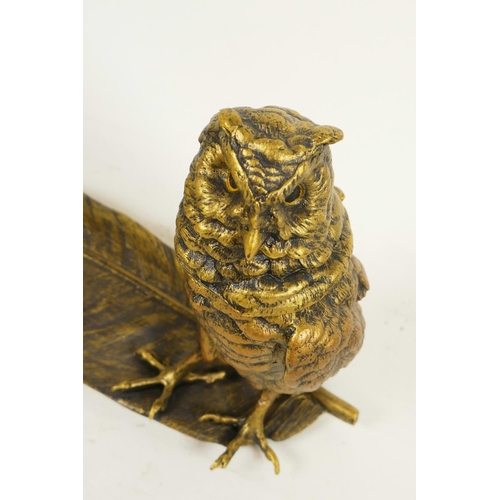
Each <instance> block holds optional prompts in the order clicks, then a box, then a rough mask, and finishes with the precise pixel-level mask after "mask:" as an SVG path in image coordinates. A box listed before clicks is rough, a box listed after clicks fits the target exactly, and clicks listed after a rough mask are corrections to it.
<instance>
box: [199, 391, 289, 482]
mask: <svg viewBox="0 0 500 500" xmlns="http://www.w3.org/2000/svg"><path fill="white" fill-rule="evenodd" d="M278 396H279V394H278V393H276V392H272V391H269V390H267V389H266V390H264V391H262V394H261V395H260V398H259V401H258V402H257V405H256V406H255V408H254V409H253V411H252V413H251V414H250V415H249V416H248V417H247V418H235V417H223V416H220V415H212V414H210V413H209V414H206V415H203V416H202V417H200V421H201V422H215V423H218V424H230V425H234V426H237V427H239V428H240V430H239V432H238V434H237V435H236V437H235V438H234V439H233V440H232V441H231V442H230V443H229V445H228V446H227V448H226V451H225V452H224V453H223V454H222V455H221V456H220V457H219V458H218V459H217V460H216V461H215V462H214V463H213V464H212V466H211V467H210V468H211V469H212V470H213V469H216V468H217V467H221V468H224V467H227V465H228V464H229V462H230V460H231V458H233V456H234V454H235V453H236V451H237V450H238V449H239V448H240V446H244V445H247V444H254V443H256V444H258V445H259V446H260V448H261V450H262V451H263V452H264V454H265V455H266V457H267V459H268V460H270V461H271V462H272V463H273V465H274V472H275V473H276V474H279V471H280V463H279V460H278V457H277V456H276V453H274V451H273V450H272V449H271V448H270V447H269V445H268V444H267V440H266V436H265V435H264V419H265V416H266V413H267V410H269V407H270V406H271V404H272V403H273V401H274V400H275V399H276V398H277V397H278Z"/></svg>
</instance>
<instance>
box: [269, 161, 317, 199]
mask: <svg viewBox="0 0 500 500" xmlns="http://www.w3.org/2000/svg"><path fill="white" fill-rule="evenodd" d="M309 166H310V165H309V160H306V161H303V162H302V163H300V164H299V166H298V167H297V168H296V170H295V172H294V174H293V175H292V177H290V179H287V180H286V181H285V182H284V183H283V184H282V186H281V187H279V188H278V189H276V191H273V192H272V193H270V194H269V196H268V200H269V201H271V202H277V201H279V200H284V199H285V198H286V197H287V196H288V195H289V194H290V193H291V192H292V191H293V190H294V189H295V188H296V187H297V186H298V185H299V184H300V183H301V182H302V181H303V180H304V179H305V178H306V177H307V176H308V175H309V173H310V172H309Z"/></svg>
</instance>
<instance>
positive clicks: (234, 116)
mask: <svg viewBox="0 0 500 500" xmlns="http://www.w3.org/2000/svg"><path fill="white" fill-rule="evenodd" d="M219 125H220V127H221V128H222V129H224V130H225V131H226V132H227V133H228V134H229V135H230V136H232V135H233V134H234V133H235V132H236V130H237V129H238V128H239V127H243V122H242V121H241V117H240V115H239V114H238V112H237V111H236V110H234V109H231V108H226V109H221V110H220V111H219Z"/></svg>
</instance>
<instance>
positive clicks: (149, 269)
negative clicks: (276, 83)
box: [84, 107, 369, 472]
mask: <svg viewBox="0 0 500 500" xmlns="http://www.w3.org/2000/svg"><path fill="white" fill-rule="evenodd" d="M342 137H343V133H342V131H341V130H340V129H338V128H335V127H331V126H318V125H316V124H314V123H313V122H312V121H310V120H309V119H307V118H305V117H303V116H301V115H299V114H298V113H296V112H295V111H292V110H289V109H284V108H277V107H266V108H261V109H252V108H235V109H225V110H221V111H220V112H219V113H218V114H217V115H215V116H214V117H213V119H212V120H211V122H210V123H209V125H208V126H207V127H206V128H205V130H204V131H203V132H202V134H201V136H200V150H199V152H198V154H197V155H196V157H195V158H194V160H193V163H192V164H191V168H190V172H189V175H188V177H187V179H186V183H185V189H184V198H183V200H182V202H181V206H180V209H179V214H178V217H177V223H176V225H177V230H176V236H175V256H174V253H173V252H172V250H171V249H170V248H168V247H167V246H165V245H163V244H162V243H161V242H159V241H158V240H157V239H156V238H154V236H152V235H151V234H150V233H148V232H147V231H145V230H144V229H143V228H141V227H140V226H138V225H137V224H135V223H133V222H132V221H131V220H130V219H128V218H126V217H124V216H122V215H119V214H117V213H116V212H113V211H111V210H109V209H106V208H104V207H102V206H101V205H99V204H97V203H96V202H93V201H92V200H90V199H88V198H87V199H86V212H85V213H86V222H85V224H84V229H85V230H86V233H85V244H86V251H85V255H86V259H87V262H86V268H85V269H86V271H85V272H86V274H85V285H86V291H85V298H86V301H87V302H86V304H87V305H86V310H85V311H86V313H85V318H86V324H87V328H88V329H87V332H86V343H87V346H88V350H87V353H88V355H87V365H86V366H87V368H86V370H85V373H86V376H87V380H88V382H89V383H90V384H91V385H93V386H94V387H97V388H98V389H99V390H102V391H103V392H105V393H106V394H108V395H112V397H114V398H115V399H118V400H119V401H120V402H121V403H122V404H125V405H126V406H129V407H131V408H132V409H135V410H136V411H139V412H141V413H148V414H149V416H150V417H151V418H153V417H155V416H157V417H158V418H160V419H161V420H162V421H164V422H165V423H167V424H168V425H171V426H173V427H175V428H178V429H179V430H182V431H184V432H186V433H188V434H191V435H193V436H195V437H199V438H201V439H208V440H213V441H218V442H223V443H226V444H228V447H227V450H226V451H225V452H224V453H223V454H222V455H221V456H220V457H219V459H218V460H216V462H215V463H214V464H213V467H225V466H226V465H227V464H228V463H229V461H230V460H231V458H232V456H233V455H234V453H235V452H236V451H237V449H238V448H239V447H240V446H241V445H244V444H249V443H252V442H253V443H256V444H258V445H259V446H260V447H261V449H262V451H263V452H264V454H265V455H266V457H267V458H268V459H269V460H271V461H272V462H273V464H274V467H275V471H276V472H278V471H279V462H278V459H277V457H276V455H275V454H274V452H273V451H272V449H271V448H270V447H269V445H268V443H267V439H266V437H270V438H272V439H284V438H286V437H289V436H291V435H293V434H294V433H296V432H298V431H299V430H301V429H302V428H304V427H305V426H306V425H309V424H310V423H311V422H312V421H313V420H314V419H315V418H317V416H318V415H319V414H320V413H321V412H322V411H324V410H327V411H329V412H330V413H332V414H334V415H336V416H338V417H339V418H341V419H342V420H344V421H346V422H349V423H351V424H353V423H355V421H356V419H357V410H356V409H355V408H353V407H351V406H350V405H348V404H347V403H345V402H344V401H342V400H340V399H338V398H336V397H335V396H333V395H331V394H330V393H328V392H327V391H325V390H324V389H323V388H321V385H322V384H323V382H325V381H326V380H327V379H328V378H329V377H331V376H333V375H335V373H337V372H338V370H339V369H340V368H342V367H345V366H347V365H348V364H349V362H350V361H351V360H352V359H353V358H354V356H355V355H356V354H357V352H358V351H359V349H360V348H361V345H362V343H363V332H364V326H365V323H364V319H363V316H362V314H361V308H360V306H359V304H358V301H359V300H361V299H362V298H363V296H364V295H365V293H366V291H367V290H368V287H369V285H368V280H367V277H366V274H365V272H364V269H363V267H362V265H361V263H360V262H359V260H357V259H356V258H355V257H354V256H353V255H352V249H353V239H352V232H351V228H350V224H349V218H348V216H347V212H346V210H345V208H344V206H343V203H342V200H343V199H344V194H343V192H342V191H341V190H340V189H339V188H338V187H336V186H335V185H334V174H333V169H332V165H331V153H330V148H329V145H330V144H334V143H336V142H338V141H339V140H341V139H342ZM134 353H136V354H138V355H136V354H134ZM141 360H142V362H143V363H145V364H141ZM146 364H147V365H149V368H148V367H147V366H146ZM151 369H154V370H156V373H155V374H154V375H152V374H151ZM148 374H149V376H148ZM123 379H126V380H125V381H123ZM154 386H159V387H160V388H161V392H159V393H156V394H155V395H154V396H153V395H152V394H153V392H152V390H151V391H143V392H141V393H127V394H126V393H125V392H124V391H128V390H130V389H141V388H142V389H144V388H149V387H154ZM111 390H112V391H113V392H112V393H111V392H110V391H111ZM133 394H134V396H133ZM165 409H166V411H163V410H165Z"/></svg>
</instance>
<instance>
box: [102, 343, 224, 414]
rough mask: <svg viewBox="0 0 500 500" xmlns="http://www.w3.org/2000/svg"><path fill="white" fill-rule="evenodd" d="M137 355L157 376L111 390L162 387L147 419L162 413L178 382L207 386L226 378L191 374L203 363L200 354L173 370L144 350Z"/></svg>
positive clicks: (122, 383) (116, 386) (189, 358)
mask: <svg viewBox="0 0 500 500" xmlns="http://www.w3.org/2000/svg"><path fill="white" fill-rule="evenodd" d="M137 354H138V355H139V356H140V357H141V358H142V359H143V360H144V361H146V362H147V363H148V364H150V365H151V366H152V367H154V368H156V369H157V370H159V372H160V373H159V374H158V375H156V376H155V377H151V378H141V379H137V380H132V381H125V382H121V383H119V384H116V385H114V386H113V387H112V388H111V390H112V391H113V392H114V391H128V390H130V389H137V388H140V387H149V386H153V385H163V392H162V394H161V396H160V397H159V398H157V399H156V400H155V401H154V402H153V404H152V405H151V409H150V411H149V418H154V417H155V416H156V414H157V413H158V412H160V411H163V410H164V409H165V408H166V406H167V404H168V400H169V399H170V396H171V395H172V391H173V390H174V388H175V386H176V385H177V384H178V383H180V382H196V381H199V380H202V381H204V382H206V383H208V384H213V383H214V382H216V381H217V380H221V379H223V378H224V377H225V376H226V372H223V371H221V372H214V373H204V374H200V373H193V372H191V368H193V367H194V366H195V365H197V364H198V363H199V362H200V361H203V358H202V357H201V353H195V354H192V355H191V356H189V357H188V358H187V359H185V360H184V361H183V362H182V363H179V364H178V365H177V366H175V367H174V368H168V367H166V366H165V365H164V364H163V363H161V362H160V361H158V359H156V357H155V356H154V355H153V354H152V353H150V352H149V351H146V350H145V349H140V350H139V351H137Z"/></svg>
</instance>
